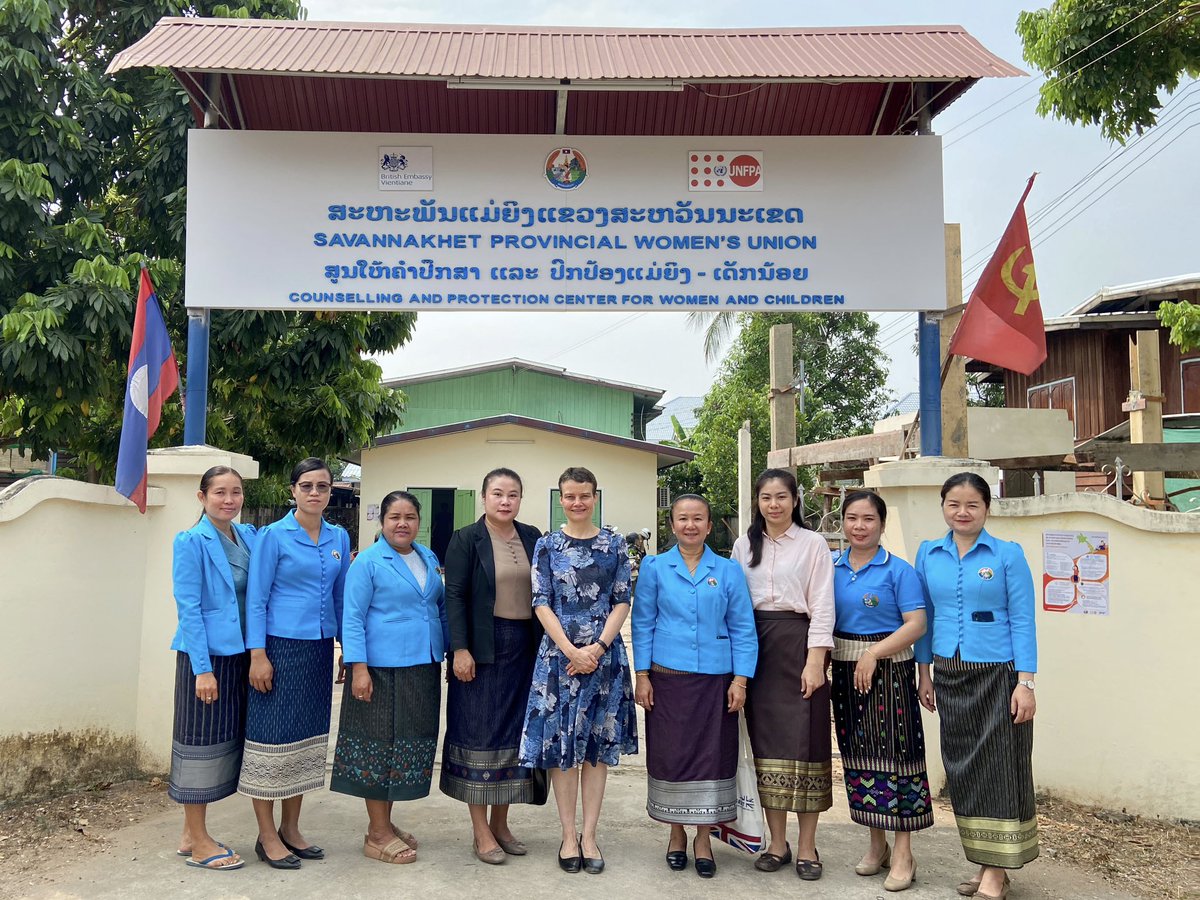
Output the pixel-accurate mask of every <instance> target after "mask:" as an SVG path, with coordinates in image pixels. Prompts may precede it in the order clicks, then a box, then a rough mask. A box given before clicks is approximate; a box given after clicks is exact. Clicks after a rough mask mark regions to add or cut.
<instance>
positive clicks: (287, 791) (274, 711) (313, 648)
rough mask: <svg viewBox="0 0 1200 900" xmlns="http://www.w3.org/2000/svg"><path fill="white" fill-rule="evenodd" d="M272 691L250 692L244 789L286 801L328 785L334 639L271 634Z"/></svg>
mask: <svg viewBox="0 0 1200 900" xmlns="http://www.w3.org/2000/svg"><path fill="white" fill-rule="evenodd" d="M266 650H267V659H269V660H270V661H271V665H272V666H273V667H274V669H275V674H274V677H273V679H272V687H271V690H270V691H269V692H267V693H265V694H264V693H261V692H260V691H256V690H255V689H254V688H250V690H249V692H248V698H249V699H248V701H247V703H246V752H245V755H244V756H243V757H242V777H241V780H239V781H238V793H241V794H245V795H246V796H247V797H253V798H255V799H256V800H286V799H287V798H288V797H295V796H297V795H299V794H304V793H307V792H308V791H315V790H318V789H319V788H322V787H324V786H325V757H326V754H327V753H328V749H329V714H330V710H331V708H332V706H333V638H322V639H319V640H315V641H304V640H298V639H295V638H281V637H275V636H273V635H267V647H266Z"/></svg>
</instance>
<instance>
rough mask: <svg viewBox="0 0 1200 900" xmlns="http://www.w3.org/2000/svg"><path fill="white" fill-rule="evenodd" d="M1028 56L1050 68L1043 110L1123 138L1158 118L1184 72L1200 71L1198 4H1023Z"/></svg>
mask: <svg viewBox="0 0 1200 900" xmlns="http://www.w3.org/2000/svg"><path fill="white" fill-rule="evenodd" d="M1017 34H1018V35H1020V37H1021V40H1022V42H1023V43H1024V56H1025V59H1026V60H1027V61H1028V62H1029V63H1030V64H1031V65H1033V66H1036V67H1037V68H1038V69H1040V70H1041V71H1042V73H1043V74H1044V75H1045V76H1046V79H1047V80H1046V83H1045V84H1043V85H1042V87H1041V98H1040V100H1039V101H1038V113H1039V114H1040V115H1042V116H1047V115H1053V116H1056V117H1057V118H1060V119H1066V120H1067V121H1069V122H1074V123H1077V124H1091V125H1099V126H1100V130H1101V131H1102V132H1103V134H1104V136H1105V137H1107V138H1109V139H1110V140H1113V141H1116V142H1118V143H1122V144H1123V143H1125V141H1126V140H1127V139H1128V138H1129V137H1130V136H1131V135H1133V134H1135V133H1136V134H1141V133H1142V131H1144V130H1145V129H1147V128H1149V127H1151V126H1153V125H1154V124H1155V122H1156V121H1157V117H1158V111H1159V110H1160V109H1161V108H1162V106H1163V102H1162V100H1161V99H1160V95H1161V94H1162V93H1163V92H1166V93H1167V94H1170V93H1171V92H1172V91H1174V90H1175V89H1176V88H1177V87H1178V86H1179V81H1180V79H1181V77H1183V76H1196V75H1198V74H1200V4H1197V3H1196V2H1194V0H1167V2H1165V3H1158V2H1154V0H1139V2H1118V3H1112V2H1109V0H1056V2H1055V3H1053V5H1051V6H1050V7H1049V8H1048V9H1038V10H1034V11H1032V12H1023V13H1021V14H1020V15H1019V16H1018V17H1017Z"/></svg>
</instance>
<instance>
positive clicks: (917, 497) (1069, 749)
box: [865, 459, 1200, 819]
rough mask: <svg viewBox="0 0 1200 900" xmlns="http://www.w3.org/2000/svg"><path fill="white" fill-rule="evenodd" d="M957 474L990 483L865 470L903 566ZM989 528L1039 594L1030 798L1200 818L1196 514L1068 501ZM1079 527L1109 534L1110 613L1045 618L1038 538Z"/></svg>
mask: <svg viewBox="0 0 1200 900" xmlns="http://www.w3.org/2000/svg"><path fill="white" fill-rule="evenodd" d="M965 470H973V471H977V472H979V474H981V475H983V477H984V478H985V479H987V480H988V481H989V482H991V481H993V480H994V473H995V470H994V469H991V468H990V467H988V466H985V465H983V464H981V463H978V462H973V461H969V460H945V459H927V460H926V459H922V460H913V461H911V462H902V463H901V462H897V463H884V464H882V465H880V466H876V467H875V468H873V469H872V470H870V471H869V472H868V473H867V477H866V479H865V481H866V483H867V484H868V485H869V486H872V487H875V488H876V489H878V490H879V492H880V494H881V495H882V496H883V497H884V499H885V500H886V501H887V503H888V528H887V531H886V533H885V537H884V543H885V544H886V545H887V546H888V548H889V549H891V550H892V551H893V552H895V553H897V554H899V555H901V556H903V557H905V558H906V559H908V560H910V561H911V560H913V559H915V557H916V551H917V548H918V547H919V546H920V542H921V541H922V540H927V539H930V538H935V537H938V536H940V535H942V534H944V533H945V531H946V525H945V522H944V520H943V519H942V514H941V508H940V502H939V497H938V493H939V490H940V487H941V484H942V482H943V481H944V480H945V479H946V478H948V477H949V476H950V475H952V474H954V473H956V472H960V471H965ZM989 476H993V477H989ZM987 528H988V530H989V531H991V532H992V533H993V534H995V535H996V536H997V537H1000V538H1004V539H1005V540H1011V541H1017V542H1018V543H1020V544H1021V546H1022V547H1023V548H1024V550H1025V556H1026V558H1027V559H1028V560H1029V565H1030V568H1031V569H1032V570H1033V572H1034V579H1035V582H1036V585H1037V592H1038V593H1037V597H1038V613H1037V630H1038V676H1037V682H1038V689H1037V698H1038V712H1037V718H1036V725H1035V738H1034V777H1035V779H1036V781H1037V784H1038V787H1039V789H1042V790H1047V791H1050V792H1051V793H1053V794H1055V795H1057V796H1061V797H1065V798H1067V799H1071V800H1075V801H1078V802H1082V803H1091V804H1097V805H1100V806H1104V807H1108V808H1121V809H1126V810H1128V811H1129V812H1133V813H1140V814H1143V815H1152V816H1162V817H1167V818H1185V819H1196V818H1200V780H1197V779H1196V778H1194V777H1192V776H1191V774H1190V773H1191V772H1192V769H1193V768H1194V765H1195V756H1196V753H1195V747H1196V745H1197V743H1198V742H1200V722H1198V721H1197V719H1196V716H1195V715H1194V707H1195V702H1194V700H1193V699H1191V698H1192V693H1191V685H1192V683H1193V682H1194V681H1195V673H1194V671H1193V669H1194V667H1193V665H1192V662H1193V660H1194V655H1195V648H1194V638H1193V635H1194V633H1195V630H1196V626H1197V625H1200V612H1198V610H1200V585H1198V582H1197V579H1196V575H1195V573H1196V571H1197V560H1200V516H1194V515H1188V514H1182V513H1163V512H1154V511H1150V510H1146V509H1142V508H1139V507H1134V506H1131V505H1129V504H1127V503H1120V502H1118V501H1117V500H1116V499H1115V498H1113V497H1110V496H1108V495H1103V494H1084V493H1074V494H1058V495H1054V496H1047V497H1038V498H1024V499H1018V500H1000V501H993V503H992V513H991V516H990V517H989V519H988V524H987ZM1076 530H1079V531H1104V532H1108V535H1109V541H1110V547H1111V550H1110V564H1111V575H1110V582H1109V591H1110V614H1109V615H1108V616H1085V615H1074V614H1067V613H1057V612H1044V611H1043V610H1042V595H1041V577H1040V575H1041V571H1042V532H1043V531H1076ZM937 728H938V723H937V719H936V717H935V716H931V715H929V714H928V713H926V714H925V734H926V740H927V744H928V747H927V752H928V762H929V768H930V778H931V781H932V782H933V786H934V789H935V790H937V789H940V788H941V786H942V785H943V784H944V779H945V775H944V771H943V770H942V767H941V764H940V743H939V741H938V738H937Z"/></svg>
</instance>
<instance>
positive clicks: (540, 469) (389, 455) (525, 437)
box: [358, 425, 658, 552]
mask: <svg viewBox="0 0 1200 900" xmlns="http://www.w3.org/2000/svg"><path fill="white" fill-rule="evenodd" d="M499 466H505V467H507V468H510V469H512V470H513V471H515V472H516V473H517V474H519V475H520V476H521V480H522V482H524V485H525V496H524V498H523V499H522V501H521V514H520V516H519V517H518V518H519V519H520V521H522V522H525V523H526V524H528V525H533V526H534V527H535V528H538V529H540V530H542V531H545V530H547V529H548V528H549V527H550V503H551V500H550V491H551V489H553V488H557V487H558V476H559V475H561V474H562V472H563V470H564V469H566V468H567V467H568V466H584V467H586V468H588V469H591V470H592V472H593V473H595V475H596V480H597V481H599V482H600V490H601V496H602V499H603V506H602V510H601V512H602V519H603V522H604V524H605V525H615V526H616V527H617V528H618V529H620V531H621V532H622V533H628V532H630V531H634V530H636V529H638V528H649V529H650V530H651V531H654V530H655V521H656V520H655V513H656V503H657V494H656V490H657V487H658V470H657V460H656V456H655V455H654V454H653V453H647V452H644V451H640V450H633V449H629V448H626V447H618V446H615V445H612V444H604V443H599V442H596V441H588V440H584V439H582V438H577V437H573V436H570V435H565V434H558V433H554V432H549V431H543V430H541V429H538V428H528V427H525V426H523V425H497V426H495V427H492V428H479V429H471V430H470V431H462V432H457V433H454V434H446V435H441V436H439V437H432V438H426V439H424V440H419V441H406V442H404V443H400V444H390V445H387V446H382V447H375V448H373V449H368V450H364V451H363V453H362V492H361V496H360V509H359V531H358V533H359V542H360V544H361V545H362V546H366V545H368V544H369V543H370V542H371V541H372V540H374V538H375V534H376V532H377V531H378V530H379V525H378V523H377V522H369V521H367V507H368V506H369V505H370V504H378V503H379V501H380V500H382V499H383V498H384V497H385V496H386V495H387V494H388V493H389V492H390V491H395V490H407V489H408V488H410V487H441V488H465V489H469V490H473V491H475V514H476V516H480V515H482V514H483V506H482V503H481V498H480V496H479V490H480V487H481V486H482V484H483V476H484V475H485V474H487V473H488V472H489V471H491V470H492V469H495V468H497V467H499ZM651 552H653V550H651Z"/></svg>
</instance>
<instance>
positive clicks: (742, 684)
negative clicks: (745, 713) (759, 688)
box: [730, 681, 746, 691]
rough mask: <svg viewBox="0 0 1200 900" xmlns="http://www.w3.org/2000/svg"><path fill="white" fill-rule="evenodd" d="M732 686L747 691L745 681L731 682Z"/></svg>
mask: <svg viewBox="0 0 1200 900" xmlns="http://www.w3.org/2000/svg"><path fill="white" fill-rule="evenodd" d="M730 686H731V687H740V688H741V689H742V690H743V691H744V690H745V689H746V683H745V682H744V681H732V682H730Z"/></svg>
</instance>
